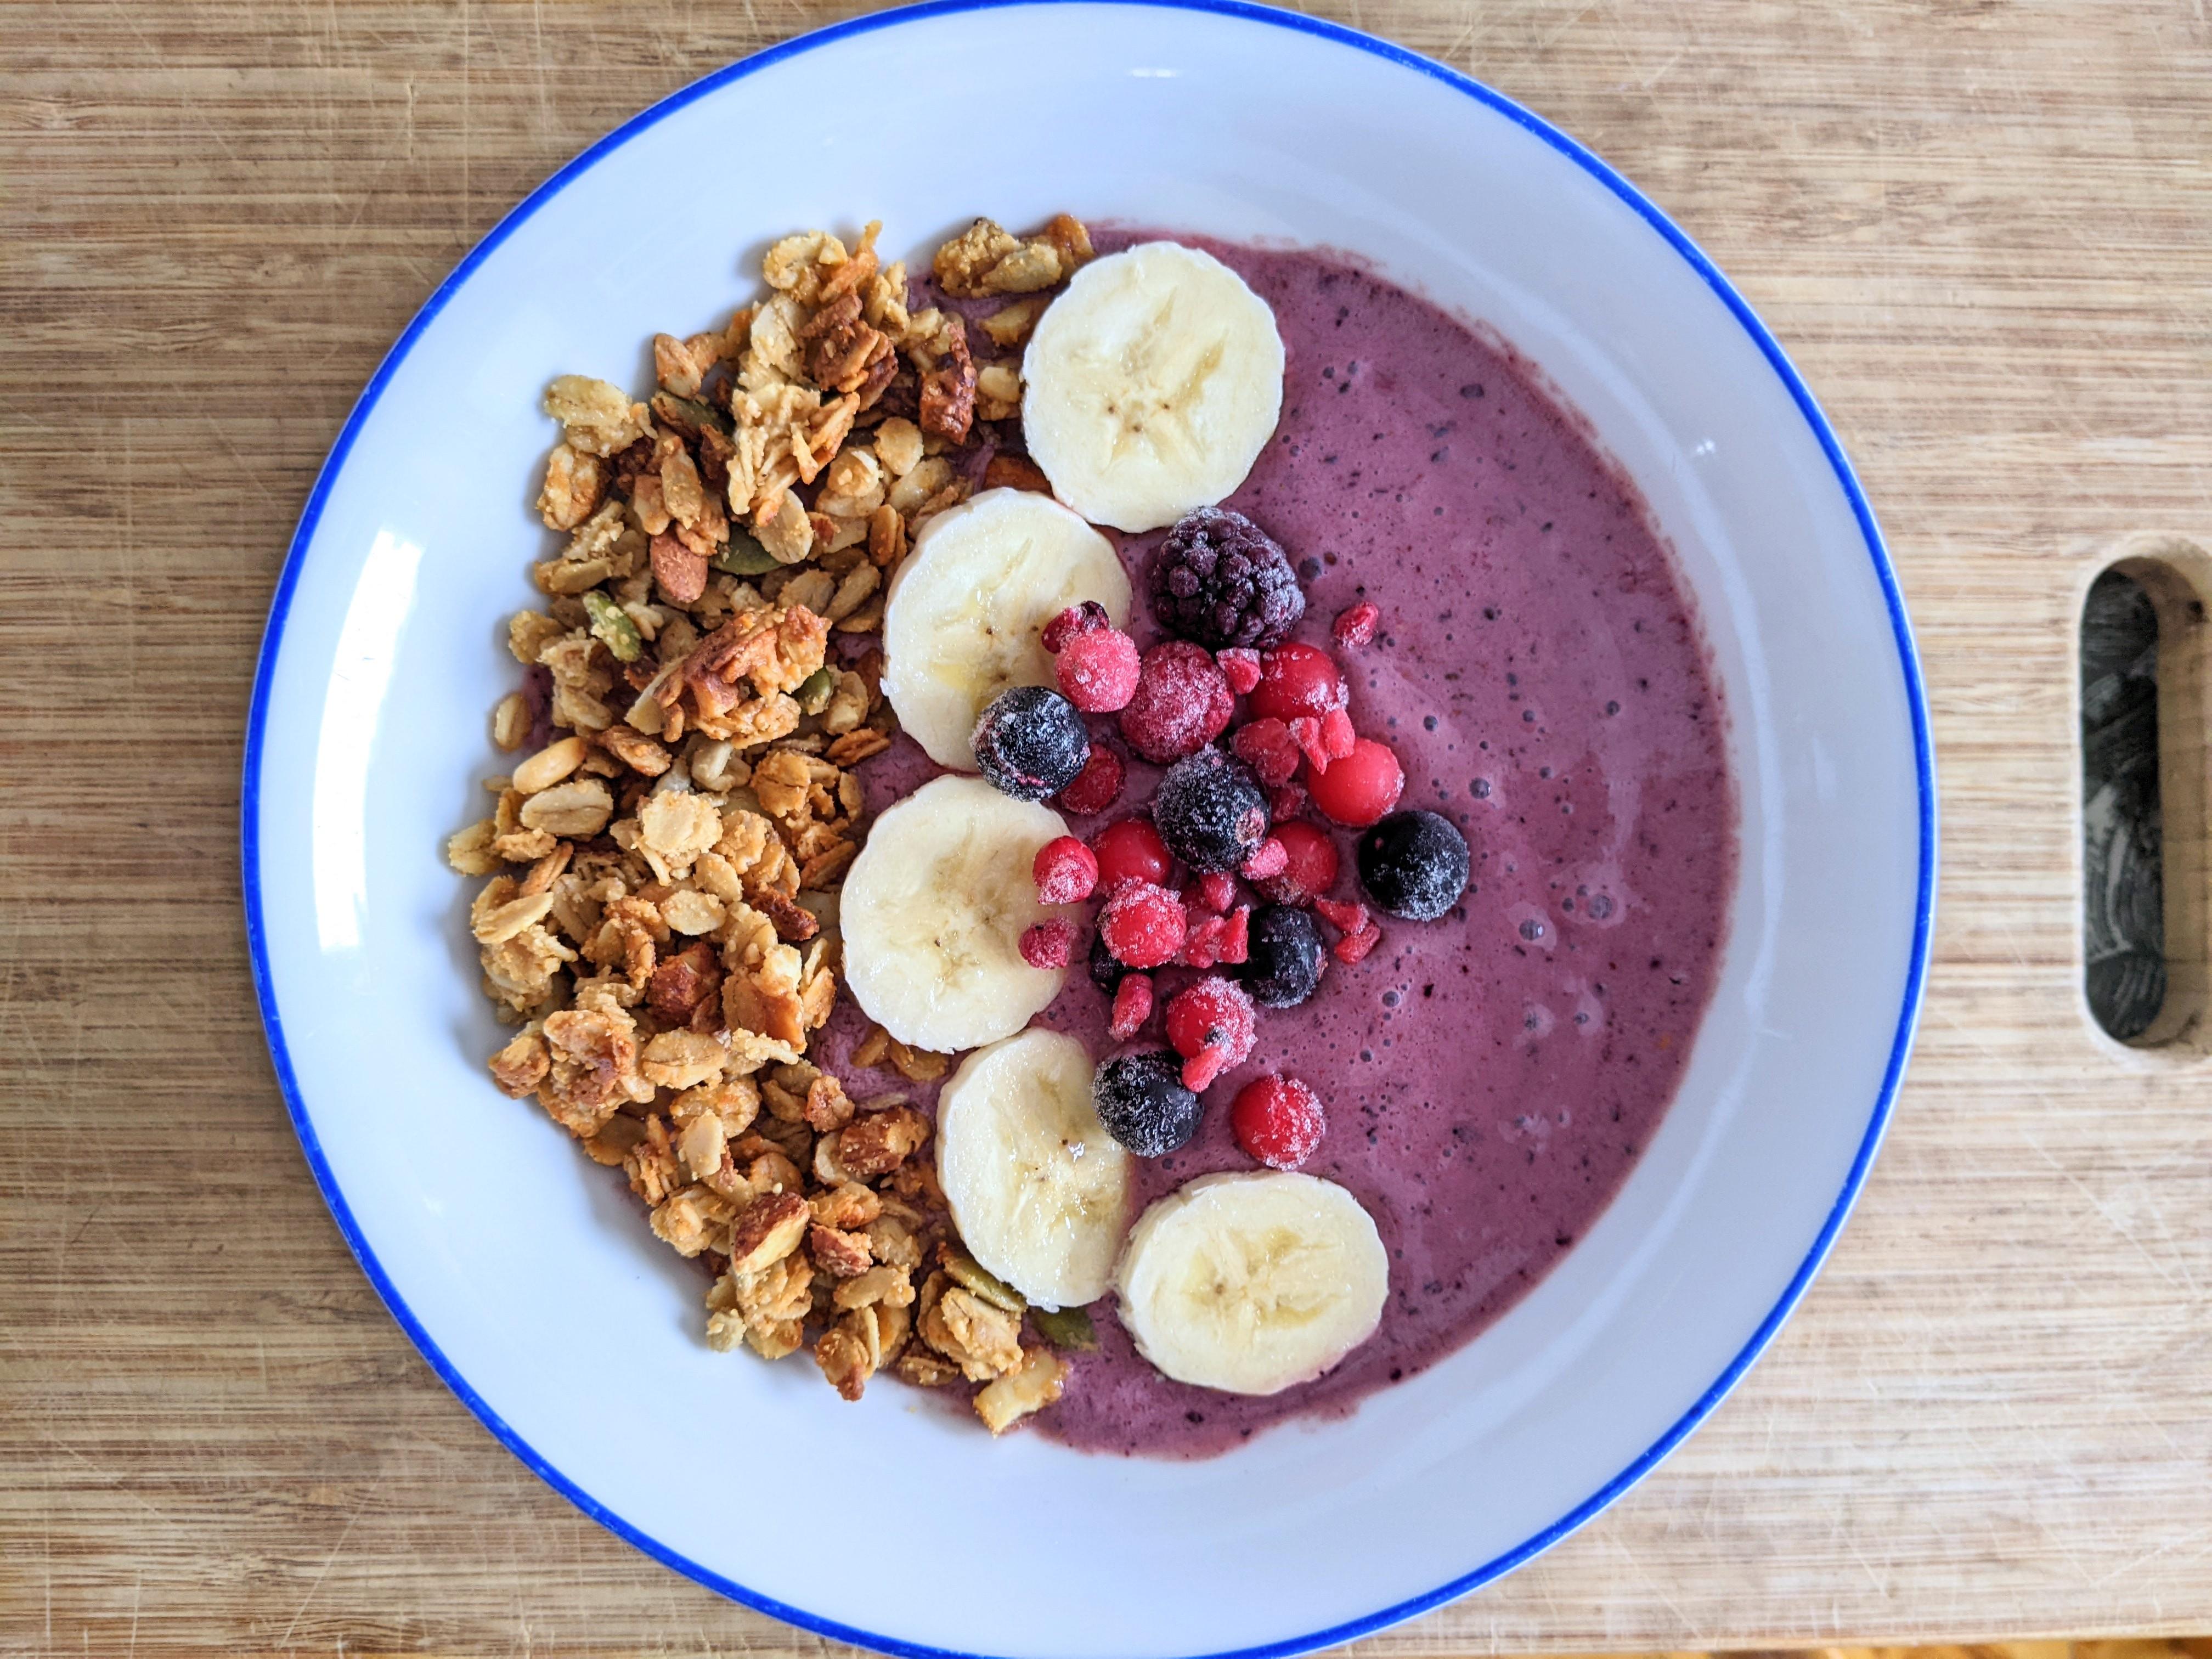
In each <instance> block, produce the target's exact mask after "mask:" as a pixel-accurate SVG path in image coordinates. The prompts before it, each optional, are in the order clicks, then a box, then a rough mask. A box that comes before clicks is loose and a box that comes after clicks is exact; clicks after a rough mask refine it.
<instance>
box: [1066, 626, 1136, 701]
mask: <svg viewBox="0 0 2212 1659" xmlns="http://www.w3.org/2000/svg"><path fill="white" fill-rule="evenodd" d="M1052 670H1053V677H1054V678H1055V679H1057V680H1058V681H1059V682H1060V692H1061V695H1063V696H1066V699H1067V700H1068V701H1069V702H1072V703H1073V704H1074V705H1075V706H1076V707H1077V708H1080V709H1081V710H1082V711H1083V712H1084V713H1085V714H1113V713H1115V711H1116V710H1118V709H1121V708H1126V707H1127V705H1128V702H1129V699H1130V698H1131V697H1133V696H1135V695H1136V691H1137V681H1138V678H1139V659H1138V656H1137V642H1136V641H1134V640H1133V639H1131V638H1130V637H1129V636H1128V635H1127V634H1124V633H1122V632H1121V631H1120V630H1119V629H1112V628H1100V629H1092V630H1091V632H1089V633H1084V634H1078V635H1075V637H1074V638H1073V639H1071V640H1069V641H1067V643H1066V645H1064V646H1063V647H1060V657H1059V659H1058V660H1057V661H1056V662H1054V664H1053V665H1052Z"/></svg>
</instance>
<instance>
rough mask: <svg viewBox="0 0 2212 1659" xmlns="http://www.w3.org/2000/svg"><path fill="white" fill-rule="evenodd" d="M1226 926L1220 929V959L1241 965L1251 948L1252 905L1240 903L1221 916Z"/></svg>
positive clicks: (1230, 963) (1232, 964) (1231, 964)
mask: <svg viewBox="0 0 2212 1659" xmlns="http://www.w3.org/2000/svg"><path fill="white" fill-rule="evenodd" d="M1223 920H1224V921H1225V922H1226V924H1227V925H1226V926H1225V927H1223V928H1222V930H1221V947H1220V959H1221V960H1222V961H1224V962H1225V963H1228V964H1229V965H1230V966H1231V967H1232V968H1237V967H1242V966H1243V963H1244V958H1245V957H1246V955H1247V953H1248V952H1249V951H1250V950H1251V948H1252V907H1251V906H1250V905H1249V904H1240V905H1238V906H1237V908H1235V909H1234V910H1231V912H1230V913H1229V914H1228V915H1227V916H1225V917H1224V918H1223Z"/></svg>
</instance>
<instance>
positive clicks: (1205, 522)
mask: <svg viewBox="0 0 2212 1659" xmlns="http://www.w3.org/2000/svg"><path fill="white" fill-rule="evenodd" d="M1305 612H1306V596H1305V595H1304V592H1300V591H1299V588H1298V579H1297V573H1296V572H1294V571H1293V570H1292V569H1291V562H1290V561H1289V560H1288V559H1287V558H1285V556H1283V550H1282V549H1281V548H1280V547H1279V546H1277V545H1276V544H1275V541H1274V538H1273V537H1271V536H1269V535H1268V534H1267V532H1266V531H1264V530H1262V529H1261V528H1260V526H1258V525H1256V524H1254V523H1253V522H1252V520H1249V519H1248V518H1246V517H1245V516H1244V515H1243V513H1231V512H1230V511H1229V510H1228V509H1227V508H1225V507H1200V508H1198V509H1197V510H1196V511H1195V512H1192V513H1184V514H1183V516H1182V518H1181V519H1179V520H1176V526H1175V528H1174V529H1172V530H1170V531H1169V532H1168V533H1167V538H1166V539H1165V540H1164V541H1163V542H1161V544H1160V547H1159V551H1158V552H1157V553H1156V554H1154V555H1153V556H1152V616H1153V617H1154V618H1155V619H1156V620H1157V621H1158V623H1159V625H1160V626H1161V627H1163V628H1164V629H1167V630H1168V631H1169V632H1170V633H1171V634H1176V635H1181V636H1182V638H1184V639H1187V640H1196V641H1198V642H1199V643H1200V645H1202V646H1205V647H1207V648H1208V649H1210V650H1215V651H1218V650H1221V649H1222V648H1224V647H1228V646H1261V647H1265V646H1270V645H1274V644H1276V643H1278V642H1279V641H1280V640H1281V639H1282V638H1283V636H1284V635H1286V634H1288V633H1289V632H1290V631H1291V629H1292V628H1293V627H1294V626H1295V625H1296V624H1297V620H1298V618H1299V617H1303V616H1304V615H1305Z"/></svg>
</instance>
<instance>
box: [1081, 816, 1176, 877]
mask: <svg viewBox="0 0 2212 1659" xmlns="http://www.w3.org/2000/svg"><path fill="white" fill-rule="evenodd" d="M1091 851H1092V852H1093V853H1095V854H1097V859H1098V885H1099V887H1100V889H1101V890H1103V891H1105V892H1106V893H1109V894H1111V893H1112V892H1113V891H1114V890H1115V888H1117V887H1119V886H1121V884H1122V883H1124V882H1129V881H1148V882H1150V883H1152V885H1153V886H1155V887H1164V886H1165V885H1167V879H1168V872H1169V871H1170V870H1172V869H1173V868H1174V867H1175V860H1173V859H1171V858H1170V857H1169V856H1168V844H1167V843H1166V842H1164V841H1162V840H1161V839H1160V832H1159V831H1158V829H1154V828H1153V827H1152V820H1151V819H1150V818H1146V817H1134V818H1116V819H1115V821H1114V822H1113V823H1109V824H1108V825H1107V826H1106V827H1105V828H1104V829H1101V830H1100V831H1099V832H1098V833H1097V836H1093V837H1092V838H1091Z"/></svg>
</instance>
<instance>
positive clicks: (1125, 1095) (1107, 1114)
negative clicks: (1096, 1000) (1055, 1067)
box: [1091, 1048, 1205, 1158]
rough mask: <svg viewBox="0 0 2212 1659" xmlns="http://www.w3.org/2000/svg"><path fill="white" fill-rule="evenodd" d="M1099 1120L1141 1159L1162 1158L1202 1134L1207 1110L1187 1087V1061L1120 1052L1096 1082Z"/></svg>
mask: <svg viewBox="0 0 2212 1659" xmlns="http://www.w3.org/2000/svg"><path fill="white" fill-rule="evenodd" d="M1091 1103H1092V1104H1093V1105H1095V1106H1097V1109H1098V1120H1099V1121H1100V1122H1102V1123H1103V1124H1104V1125H1105V1126H1106V1133H1109V1134H1110V1135H1112V1136H1113V1137H1114V1139H1116V1140H1118V1141H1120V1142H1121V1144H1122V1145H1123V1146H1126V1147H1127V1148H1128V1149H1129V1150H1130V1151H1131V1152H1134V1153H1135V1154H1136V1155H1137V1156H1138V1157H1139V1158H1159V1157H1161V1156H1163V1155H1164V1154H1166V1153H1168V1152H1173V1151H1175V1149H1176V1147H1178V1146H1182V1144H1183V1143H1184V1142H1185V1141H1187V1140H1188V1139H1190V1138H1191V1137H1192V1136H1193V1135H1194V1134H1196V1133H1198V1121H1199V1119H1200V1117H1201V1116H1202V1115H1204V1111H1205V1109H1204V1108H1203V1107H1201V1106H1200V1104H1199V1100H1198V1096H1197V1095H1196V1094H1195V1093H1194V1092H1193V1091H1190V1090H1188V1089H1186V1088H1184V1087H1183V1086H1182V1059H1181V1057H1180V1056H1178V1055H1176V1054H1170V1052H1169V1051H1168V1050H1166V1049H1165V1048H1152V1049H1147V1050H1145V1051H1144V1052H1142V1053H1139V1054H1116V1055H1115V1056H1114V1058H1113V1059H1111V1060H1108V1061H1106V1062H1105V1063H1104V1064H1103V1065H1102V1066H1099V1068H1098V1070H1097V1072H1096V1073H1093V1074H1092V1076H1091Z"/></svg>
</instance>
